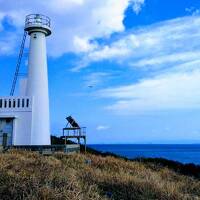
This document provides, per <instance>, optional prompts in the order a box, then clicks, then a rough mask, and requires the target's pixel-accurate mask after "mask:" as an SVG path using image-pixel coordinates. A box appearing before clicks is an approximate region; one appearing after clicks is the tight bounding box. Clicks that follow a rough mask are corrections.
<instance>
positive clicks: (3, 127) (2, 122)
mask: <svg viewBox="0 0 200 200" xmlns="http://www.w3.org/2000/svg"><path fill="white" fill-rule="evenodd" d="M12 132H13V119H10V118H6V119H4V118H3V119H0V145H6V146H7V145H12Z"/></svg>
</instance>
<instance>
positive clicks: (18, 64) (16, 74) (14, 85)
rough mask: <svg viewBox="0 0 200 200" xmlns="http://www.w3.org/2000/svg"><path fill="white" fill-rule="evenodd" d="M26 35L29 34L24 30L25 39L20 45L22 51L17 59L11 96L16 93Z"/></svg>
mask: <svg viewBox="0 0 200 200" xmlns="http://www.w3.org/2000/svg"><path fill="white" fill-rule="evenodd" d="M26 36H27V32H26V31H24V34H23V39H22V43H21V47H20V51H19V56H18V60H17V65H16V69H15V74H14V78H13V82H12V87H11V90H10V96H13V95H14V93H15V87H16V83H17V79H18V76H19V70H20V65H21V61H22V57H23V52H24V45H25V42H26Z"/></svg>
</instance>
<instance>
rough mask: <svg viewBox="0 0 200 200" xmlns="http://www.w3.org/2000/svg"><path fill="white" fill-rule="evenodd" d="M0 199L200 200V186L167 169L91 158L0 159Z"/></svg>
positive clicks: (13, 154)
mask: <svg viewBox="0 0 200 200" xmlns="http://www.w3.org/2000/svg"><path fill="white" fill-rule="evenodd" d="M0 199H7V200H10V199H34V200H38V199H52V200H53V199H67V200H68V199H69V200H89V199H91V200H97V199H117V200H123V199H125V200H132V199H136V200H140V199H141V200H142V199H144V200H145V199H147V200H151V199H163V200H168V199H170V200H171V199H172V200H184V199H200V181H199V180H198V179H194V178H192V177H189V176H184V175H180V174H178V173H176V172H174V171H172V170H170V169H168V168H165V167H160V166H156V164H155V166H153V164H152V163H151V165H147V164H146V163H142V162H138V161H125V160H123V159H120V158H114V157H111V156H108V157H102V156H100V155H93V154H85V155H84V154H74V155H64V154H62V153H57V154H55V155H53V156H49V157H45V156H42V155H39V154H37V153H33V152H22V151H21V152H19V151H10V152H8V153H5V154H0Z"/></svg>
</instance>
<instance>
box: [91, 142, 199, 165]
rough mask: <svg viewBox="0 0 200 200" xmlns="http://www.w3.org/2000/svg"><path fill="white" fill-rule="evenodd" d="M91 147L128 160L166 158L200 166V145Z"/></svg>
mask: <svg viewBox="0 0 200 200" xmlns="http://www.w3.org/2000/svg"><path fill="white" fill-rule="evenodd" d="M89 146H90V147H92V148H94V149H96V150H99V151H102V152H112V153H114V154H117V155H121V156H125V157H127V158H137V157H147V158H166V159H169V160H174V161H179V162H182V163H194V164H198V165H200V144H199V145H196V144H195V145H193V144H192V145H182V144H181V145H180V144H178V145H174V144H173V145H166V144H163V145H160V144H159V145H154V144H150V145H148V144H147V145H145V144H144V145H134V144H133V145H132V144H127V145H126V144H122V145H121V144H120V145H118V144H117V145H89Z"/></svg>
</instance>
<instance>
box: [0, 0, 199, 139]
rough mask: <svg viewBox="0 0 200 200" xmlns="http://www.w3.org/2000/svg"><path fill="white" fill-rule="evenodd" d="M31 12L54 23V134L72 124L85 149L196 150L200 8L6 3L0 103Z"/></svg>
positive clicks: (136, 1)
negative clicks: (153, 146) (171, 146)
mask: <svg viewBox="0 0 200 200" xmlns="http://www.w3.org/2000/svg"><path fill="white" fill-rule="evenodd" d="M29 13H42V14H45V15H48V16H49V17H50V18H51V19H52V30H53V34H52V36H51V37H49V38H48V39H47V48H48V70H49V92H50V112H51V132H52V134H54V135H59V134H61V129H62V128H63V126H65V117H66V116H67V115H72V116H74V117H75V118H76V119H77V121H78V122H79V123H80V124H81V125H83V126H87V127H88V142H89V143H199V142H200V123H199V121H200V1H199V0H181V1H180V0H173V1H172V0H168V1H161V0H117V1H116V0H101V1H99V0H48V1H47V0H43V1H40V0H35V1H34V2H32V1H27V0H19V1H14V2H13V0H7V1H6V2H5V1H3V0H0V95H1V96H8V95H9V91H10V87H11V83H12V78H13V74H14V70H15V64H16V60H17V55H18V52H19V47H20V42H21V39H22V35H23V26H24V18H25V16H26V15H27V14H29ZM27 47H28V40H27V43H26V49H25V54H24V57H23V61H22V66H21V72H26V71H27V66H26V63H27V53H28V48H27ZM88 86H92V87H88Z"/></svg>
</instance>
